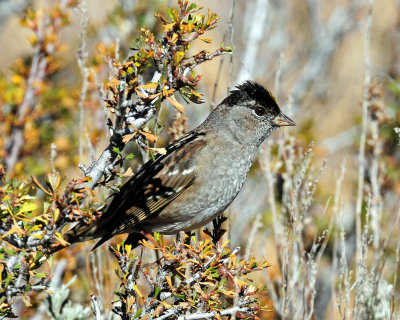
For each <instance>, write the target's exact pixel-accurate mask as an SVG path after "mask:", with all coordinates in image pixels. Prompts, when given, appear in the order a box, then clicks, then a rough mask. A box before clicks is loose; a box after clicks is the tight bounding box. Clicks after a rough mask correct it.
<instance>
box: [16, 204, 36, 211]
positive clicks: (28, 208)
mask: <svg viewBox="0 0 400 320" xmlns="http://www.w3.org/2000/svg"><path fill="white" fill-rule="evenodd" d="M36 208H37V205H36V204H34V203H32V202H29V203H28V202H27V203H24V204H23V205H22V207H21V209H20V210H19V213H23V212H28V211H33V210H35V209H36Z"/></svg>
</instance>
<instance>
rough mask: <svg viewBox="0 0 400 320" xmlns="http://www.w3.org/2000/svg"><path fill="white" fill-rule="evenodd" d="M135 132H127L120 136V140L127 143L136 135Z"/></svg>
mask: <svg viewBox="0 0 400 320" xmlns="http://www.w3.org/2000/svg"><path fill="white" fill-rule="evenodd" d="M136 133H137V132H134V133H131V134H127V135H125V136H123V137H122V142H123V143H127V142H128V141H130V140H132V139H133V137H134V136H135V135H136Z"/></svg>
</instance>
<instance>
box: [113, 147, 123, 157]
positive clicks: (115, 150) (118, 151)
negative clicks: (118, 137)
mask: <svg viewBox="0 0 400 320" xmlns="http://www.w3.org/2000/svg"><path fill="white" fill-rule="evenodd" d="M113 151H114V152H115V153H116V154H118V155H121V154H122V153H121V151H120V150H119V148H118V147H113Z"/></svg>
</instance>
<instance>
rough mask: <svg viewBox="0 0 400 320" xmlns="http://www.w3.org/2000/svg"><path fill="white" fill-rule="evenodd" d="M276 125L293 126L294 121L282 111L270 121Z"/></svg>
mask: <svg viewBox="0 0 400 320" xmlns="http://www.w3.org/2000/svg"><path fill="white" fill-rule="evenodd" d="M271 122H272V123H273V124H274V125H275V126H277V127H285V126H295V125H296V123H295V122H294V121H293V120H292V119H290V118H289V117H287V116H285V115H284V114H283V113H282V112H281V113H280V114H278V115H277V116H276V117H275V119H273V120H272V121H271Z"/></svg>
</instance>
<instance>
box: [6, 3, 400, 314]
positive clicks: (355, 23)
mask: <svg viewBox="0 0 400 320" xmlns="http://www.w3.org/2000/svg"><path fill="white" fill-rule="evenodd" d="M53 3H54V2H53V1H50V0H49V1H24V0H10V1H8V0H1V1H0V26H1V28H0V47H1V48H2V50H1V59H0V72H1V78H0V90H3V94H4V93H5V92H8V93H9V94H10V95H12V96H13V97H18V92H15V91H12V89H10V88H9V87H7V86H6V79H7V77H9V76H10V73H11V71H13V70H20V72H21V73H23V72H24V71H23V67H22V65H23V64H24V63H25V62H28V61H29V59H30V57H31V56H32V46H31V45H30V43H29V41H30V37H32V32H31V31H30V30H29V29H27V28H26V27H24V26H23V25H21V24H20V20H21V18H23V17H24V15H26V14H27V12H28V10H29V8H35V9H38V8H47V7H49V6H52V5H53ZM196 3H198V4H200V5H202V6H203V7H204V8H205V9H204V10H207V9H210V10H212V11H214V12H216V13H217V14H218V15H219V16H220V22H219V24H218V27H217V28H216V29H214V30H212V31H211V32H210V33H208V35H207V38H211V39H212V40H213V41H212V43H211V44H205V43H204V42H202V41H198V42H197V43H195V45H193V46H192V48H191V50H192V52H193V53H195V52H198V51H199V50H203V49H204V50H207V51H213V50H215V49H217V48H218V47H219V46H220V44H221V42H223V43H225V45H232V46H233V54H232V55H224V56H222V57H219V58H216V59H214V60H212V61H209V62H207V63H205V64H202V65H201V66H199V67H198V69H197V73H198V74H201V75H202V81H201V82H200V92H202V93H203V94H204V99H205V103H203V104H200V105H194V104H191V105H186V104H185V106H186V110H187V111H186V114H187V117H188V128H189V129H192V128H193V127H195V126H196V125H198V124H199V123H201V122H202V121H203V120H204V118H205V117H206V116H207V114H208V113H209V111H210V110H211V108H213V107H214V106H215V105H217V104H218V103H219V102H220V101H221V100H222V99H223V98H224V97H225V96H226V94H227V92H228V90H229V89H230V88H233V87H234V86H235V85H236V84H239V83H241V82H242V81H244V80H247V79H252V80H256V81H258V82H260V83H262V84H263V85H265V86H266V87H267V88H268V89H269V90H271V92H272V93H273V94H274V95H275V97H276V99H277V101H278V104H279V105H280V106H281V109H282V110H283V111H284V112H285V113H286V114H287V115H288V116H289V117H290V118H292V119H293V120H295V122H296V123H297V126H296V127H291V128H285V129H284V130H281V131H279V132H275V133H274V134H273V136H272V137H271V138H270V139H269V142H266V143H265V144H264V145H263V146H262V148H261V149H262V150H261V151H260V153H259V155H258V159H257V161H256V162H255V163H254V166H253V168H252V170H251V172H250V175H249V179H248V181H247V182H246V184H245V186H244V188H243V190H242V191H241V193H240V195H239V196H238V197H237V199H236V200H235V201H234V203H233V204H232V205H231V206H230V208H229V209H228V212H227V214H228V216H229V217H230V218H229V223H228V226H227V228H228V229H229V235H228V237H229V238H230V241H231V246H232V247H236V246H241V254H242V255H243V256H256V257H262V256H264V257H266V258H267V259H268V261H269V262H270V263H271V265H272V266H271V267H270V268H269V269H268V271H267V272H265V273H264V274H261V273H260V274H256V275H254V282H255V284H257V285H258V284H260V283H263V282H267V283H268V286H269V288H268V292H266V293H265V297H263V303H265V304H268V305H269V306H270V307H271V309H274V310H275V311H272V312H263V313H261V314H260V317H261V318H263V319H282V318H284V319H306V318H307V319H400V314H399V312H400V311H399V306H398V301H397V300H398V298H397V299H396V295H397V296H398V295H399V290H398V288H397V284H398V279H397V278H398V277H397V275H398V273H399V270H400V269H399V265H398V260H399V243H400V231H399V224H398V219H399V212H400V211H399V210H400V202H399V196H400V180H399V178H400V167H399V161H400V153H399V136H398V134H396V133H395V131H394V129H395V128H396V127H398V126H399V120H400V113H399V110H400V101H399V97H400V82H399V72H400V51H399V50H400V1H398V0H385V1H379V0H375V1H372V0H371V1H368V0H363V1H361V0H330V1H328V0H307V1H296V0H284V1H278V0H249V1H241V0H236V1H233V0H220V1H211V0H210V1H206V0H198V1H196ZM84 6H85V11H84V17H85V19H82V14H81V13H82V12H81V11H79V10H77V9H75V10H72V11H71V12H70V15H69V18H70V20H71V23H70V24H69V25H68V26H66V27H65V28H63V29H62V30H60V43H61V44H62V47H61V50H60V51H59V52H58V53H57V54H56V56H55V58H54V61H53V65H52V67H53V68H54V70H53V72H52V75H51V77H50V79H49V84H48V88H47V89H48V90H44V93H43V95H42V96H41V97H40V99H39V100H38V106H37V107H36V108H35V110H36V111H35V112H36V113H37V117H36V119H35V120H34V121H32V123H31V124H30V125H28V126H27V130H26V132H25V135H26V137H28V139H27V143H26V145H24V147H23V157H21V159H20V161H18V163H17V164H16V166H15V169H14V173H13V174H14V175H26V176H30V175H35V176H38V177H40V176H43V175H45V174H46V173H47V172H49V171H50V166H51V163H50V159H51V156H50V154H51V150H52V148H51V145H52V144H53V145H54V146H55V147H54V148H53V149H55V150H56V156H55V157H54V166H55V168H56V170H58V171H60V172H61V175H62V176H64V177H65V179H66V180H67V181H68V180H69V179H72V178H79V177H81V176H82V173H81V171H80V169H79V168H78V166H77V165H78V163H85V164H90V163H91V161H93V160H94V159H96V157H98V156H99V155H100V153H101V151H102V150H103V148H104V147H105V146H106V144H107V137H106V134H105V125H104V112H105V111H104V108H103V106H102V103H101V101H100V92H99V90H98V84H99V83H103V82H105V81H107V80H108V79H110V78H111V77H112V72H111V71H110V70H111V68H110V64H111V62H110V61H111V59H112V58H119V59H120V60H123V59H124V58H125V57H126V56H127V54H128V52H129V47H130V46H131V45H132V40H133V39H134V38H135V37H137V36H138V35H139V34H140V27H141V26H145V27H147V28H149V29H150V30H152V31H153V32H154V33H155V34H156V35H157V34H160V33H161V32H163V29H162V25H160V23H159V22H158V21H156V19H155V18H154V16H153V14H154V13H158V12H165V10H166V8H167V6H176V3H175V2H174V1H161V0H160V1H156V0H142V1H137V0H120V1H117V0H108V1H98V0H97V1H95V0H86V1H85V5H84ZM164 15H165V13H164ZM82 21H83V22H82ZM83 23H84V24H87V26H86V29H85V30H86V31H85V32H84V33H82V25H83ZM82 35H83V37H84V39H85V41H84V42H85V45H84V48H83V49H84V52H85V54H86V55H87V59H86V61H85V66H86V68H89V70H91V71H89V74H90V76H89V83H88V89H87V91H86V96H85V98H84V101H83V112H84V123H83V127H82V128H83V132H81V133H79V130H78V124H77V119H78V117H79V106H78V103H77V101H79V97H80V94H81V89H82V75H81V70H80V68H79V66H78V63H77V52H78V47H79V43H80V41H81V40H80V39H81V37H82ZM118 56H119V57H118ZM25 72H26V70H25ZM14 81H16V82H17V81H18V79H14ZM14 84H16V83H14ZM4 99H5V98H3V102H4ZM182 103H183V102H182ZM1 105H2V107H3V108H6V107H7V106H6V104H4V103H2V104H1ZM4 110H5V109H3V112H4ZM363 111H364V113H363ZM174 112H175V110H174V109H173V108H171V107H170V106H168V105H167V104H166V106H165V107H163V108H162V111H161V115H160V119H161V121H162V122H163V123H164V125H165V126H166V128H168V126H169V125H170V124H171V122H172V120H173V117H174ZM3 130H4V129H3ZM4 132H5V131H4ZM4 132H3V137H2V138H1V137H0V144H1V146H2V148H1V149H3V146H4V143H5V139H4V137H5V135H4ZM167 132H168V131H167V130H164V132H163V133H162V134H161V138H160V142H159V143H158V144H159V145H165V144H166V143H167V142H168V140H169V138H170V137H169V135H168V134H167ZM80 139H82V141H83V144H82V145H83V152H82V154H81V155H79V152H78V144H79V140H80ZM1 140H3V141H1ZM360 145H363V146H364V147H363V148H361V149H360ZM132 150H133V151H134V147H133V146H132ZM307 150H309V151H308V152H307ZM360 150H361V151H362V152H363V154H364V156H363V157H362V159H361V160H360V158H359V155H360ZM128 152H129V150H128ZM1 156H4V155H1ZM138 158H140V157H138ZM135 159H137V158H135ZM140 164H141V163H140V161H138V160H132V161H130V162H127V163H126V165H127V166H131V167H132V168H133V169H134V171H135V169H136V168H137V167H138V166H140ZM289 182H290V183H289ZM360 185H361V187H360ZM360 190H361V195H360V193H359V192H360ZM100 196H103V197H104V195H100ZM82 246H83V247H84V246H85V245H82ZM86 246H88V245H86ZM79 248H81V247H75V248H69V249H66V250H64V251H63V252H61V253H60V254H59V255H58V258H57V257H56V258H55V260H58V261H61V264H62V263H64V266H63V268H64V269H63V271H62V272H61V273H62V274H63V277H62V278H61V281H62V282H66V281H68V279H70V278H71V277H72V275H73V274H76V273H77V274H78V276H79V281H77V282H75V283H74V284H73V285H72V288H73V296H72V298H73V299H74V300H75V301H80V302H82V301H84V302H86V304H89V300H90V297H89V294H88V293H90V292H92V291H95V290H96V288H94V287H93V283H94V282H92V281H91V278H90V277H89V278H85V276H84V274H85V272H87V270H86V271H83V269H84V268H83V269H81V270H80V269H79V266H82V265H85V263H86V266H87V265H88V264H90V263H89V262H90V261H91V262H92V263H94V262H95V259H100V260H102V259H105V260H106V261H108V262H107V263H109V264H112V259H111V258H109V257H108V258H107V257H106V256H107V255H108V253H107V249H104V248H102V249H101V250H98V253H96V256H95V257H92V258H84V257H83V258H79V256H78V255H77V256H71V254H72V253H77V252H79V251H80V249H79ZM87 248H89V247H87ZM363 249H365V250H363ZM364 251H367V252H364ZM80 259H81V260H80ZM84 259H86V262H85V260H84ZM88 260H90V261H89V262H88ZM100 260H99V261H100ZM62 261H64V262H62ZM65 261H69V262H70V263H68V265H65ZM96 261H97V260H96ZM102 261H103V260H102ZM54 263H55V264H57V262H54ZM58 263H60V262H58ZM103 268H104V267H103ZM87 269H88V270H92V269H93V267H92V268H87ZM111 269H112V268H111ZM111 269H110V268H104V270H103V272H104V273H105V274H107V275H104V277H103V278H102V279H103V281H105V284H104V287H105V288H111V290H110V292H108V293H107V294H104V301H111V299H112V286H113V285H112V274H113V272H112V270H111ZM92 271H93V270H92ZM96 272H98V271H96ZM377 275H379V277H378V276H377ZM107 281H108V282H107ZM367 283H368V285H366V284H367ZM371 296H373V297H374V299H373V300H371V299H370V298H371ZM310 301H312V303H311V302H310ZM310 303H311V304H312V308H311V309H312V312H310ZM21 308H22V307H21ZM105 308H106V309H107V303H106V302H105ZM368 308H369V309H368ZM366 310H369V311H370V312H371V310H374V311H373V314H371V313H369V314H368V313H367V311H366ZM20 314H21V317H22V318H24V317H25V318H26V317H28V316H34V314H35V311H33V310H32V309H31V310H23V311H21V312H20Z"/></svg>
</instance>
